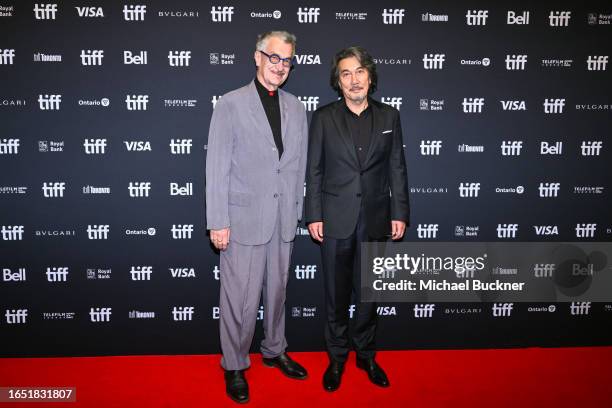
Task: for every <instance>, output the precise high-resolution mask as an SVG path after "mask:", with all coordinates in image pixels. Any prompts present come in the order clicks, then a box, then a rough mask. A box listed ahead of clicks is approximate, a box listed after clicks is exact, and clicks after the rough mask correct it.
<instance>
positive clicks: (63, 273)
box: [45, 266, 68, 282]
mask: <svg viewBox="0 0 612 408" xmlns="http://www.w3.org/2000/svg"><path fill="white" fill-rule="evenodd" d="M45 274H46V275H47V281H48V282H66V281H67V279H68V267H65V266H63V267H55V266H54V267H49V268H47V271H46V272H45Z"/></svg>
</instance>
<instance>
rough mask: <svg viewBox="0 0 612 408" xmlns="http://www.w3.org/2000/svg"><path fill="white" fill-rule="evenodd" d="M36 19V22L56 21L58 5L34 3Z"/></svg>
mask: <svg viewBox="0 0 612 408" xmlns="http://www.w3.org/2000/svg"><path fill="white" fill-rule="evenodd" d="M33 10H34V18H35V19H36V20H55V17H56V14H57V4H52V3H46V4H45V3H34V9H33Z"/></svg>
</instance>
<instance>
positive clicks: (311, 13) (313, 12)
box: [297, 7, 321, 24]
mask: <svg viewBox="0 0 612 408" xmlns="http://www.w3.org/2000/svg"><path fill="white" fill-rule="evenodd" d="M319 14H321V9H320V8H318V7H299V8H298V11H297V17H298V23H301V24H311V23H312V24H316V23H318V22H319Z"/></svg>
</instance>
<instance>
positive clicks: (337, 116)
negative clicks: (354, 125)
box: [332, 100, 359, 168]
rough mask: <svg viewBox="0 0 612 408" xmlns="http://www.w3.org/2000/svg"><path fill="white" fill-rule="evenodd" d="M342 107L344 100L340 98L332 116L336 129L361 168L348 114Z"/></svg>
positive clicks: (356, 165)
mask: <svg viewBox="0 0 612 408" xmlns="http://www.w3.org/2000/svg"><path fill="white" fill-rule="evenodd" d="M342 109H344V102H343V101H342V100H339V101H338V102H336V106H335V109H334V114H333V115H332V118H333V121H334V124H335V125H336V129H337V130H338V135H340V139H342V141H343V142H344V145H345V146H346V148H347V149H348V152H349V155H350V156H351V157H352V158H353V162H354V163H355V167H357V168H359V159H358V158H357V152H356V151H355V143H354V142H353V139H351V133H350V132H349V129H348V124H347V123H346V116H345V114H344V112H343V111H342Z"/></svg>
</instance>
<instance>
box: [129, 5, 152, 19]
mask: <svg viewBox="0 0 612 408" xmlns="http://www.w3.org/2000/svg"><path fill="white" fill-rule="evenodd" d="M146 13H147V6H143V5H141V4H124V5H123V19H124V20H125V21H144V18H145V14H146Z"/></svg>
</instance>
